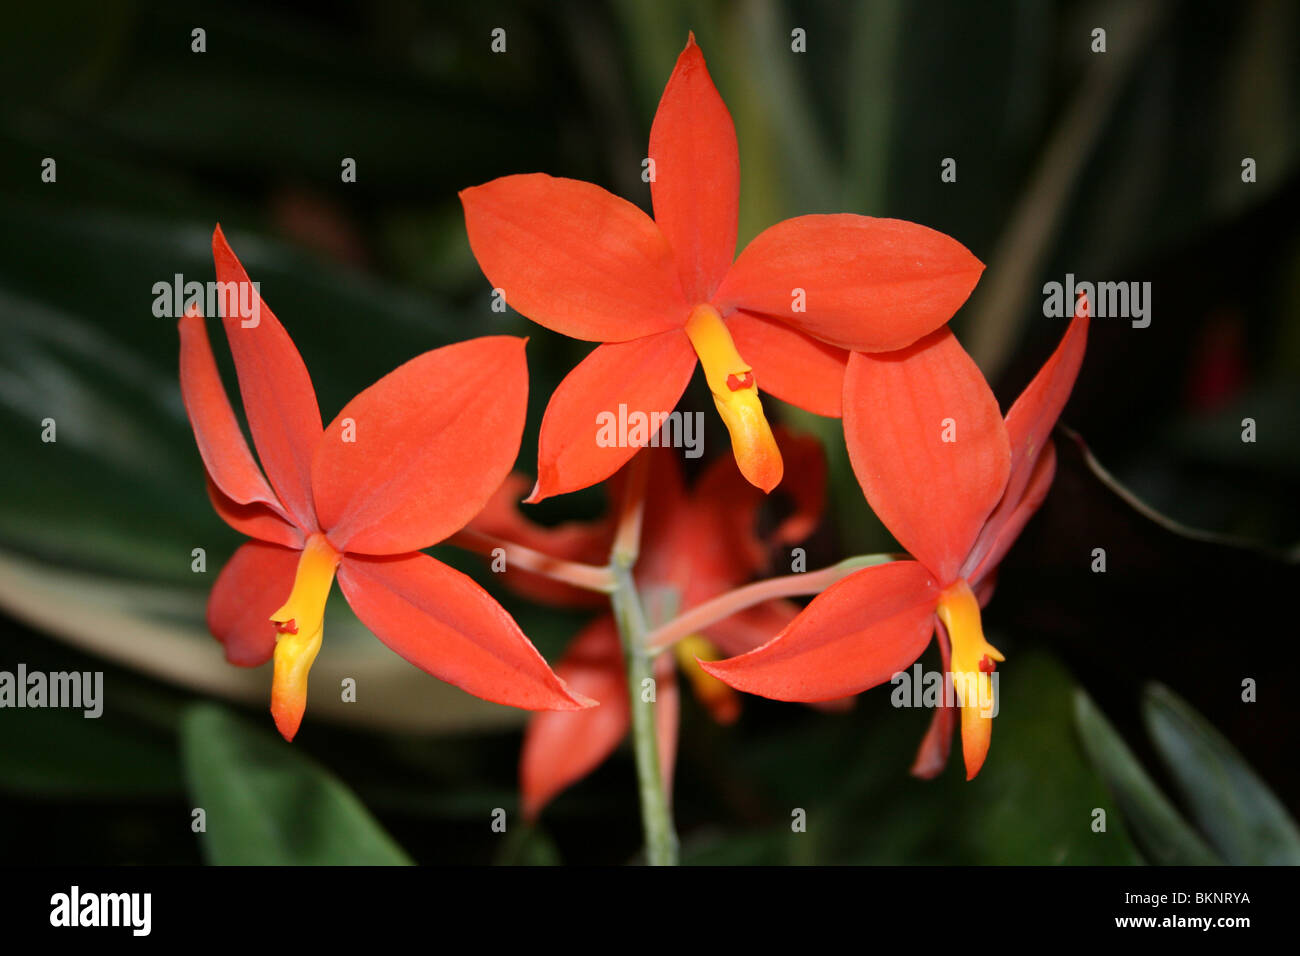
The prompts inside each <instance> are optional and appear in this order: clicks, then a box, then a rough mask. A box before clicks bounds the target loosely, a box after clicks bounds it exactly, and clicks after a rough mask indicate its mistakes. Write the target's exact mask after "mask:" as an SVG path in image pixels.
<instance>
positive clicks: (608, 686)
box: [519, 615, 630, 820]
mask: <svg viewBox="0 0 1300 956" xmlns="http://www.w3.org/2000/svg"><path fill="white" fill-rule="evenodd" d="M555 673H556V675H557V676H558V677H559V678H560V680H562V681H564V682H565V684H567V685H568V687H569V689H570V690H571V691H572V692H573V693H575V694H581V695H582V696H584V697H589V698H591V699H592V700H595V701H599V702H600V706H599V707H593V708H589V709H587V710H578V711H546V712H543V713H539V714H535V715H534V716H533V717H532V718H531V719H530V720H529V721H528V727H527V729H526V730H525V731H524V746H523V752H522V754H521V755H520V760H519V788H520V791H521V797H522V804H523V811H524V816H526V817H527V818H529V819H530V820H531V819H536V817H537V815H538V814H539V813H540V812H541V810H542V808H543V807H544V806H545V805H546V804H547V803H549V802H550V801H551V800H552V799H554V797H555V796H556V795H557V794H559V793H560V792H561V791H562V790H564V789H566V788H568V787H570V786H572V785H573V784H574V783H576V782H577V781H578V780H581V779H582V778H583V777H585V776H586V775H587V774H589V773H591V771H592V770H594V769H595V768H596V767H598V766H600V764H602V763H604V761H605V759H606V758H607V757H608V756H609V755H610V754H611V753H613V752H614V749H615V748H616V747H617V746H618V745H619V743H620V742H621V741H622V740H623V738H624V737H625V736H627V729H628V725H629V722H630V718H629V713H628V700H627V677H626V675H625V673H624V669H623V652H622V650H621V648H620V646H619V638H618V629H617V628H616V627H615V625H614V619H613V618H612V617H611V616H609V615H605V616H603V617H599V618H597V619H596V620H595V621H593V622H592V623H591V624H589V625H587V627H586V628H584V629H583V630H582V631H581V632H579V634H578V636H577V637H575V638H574V639H573V641H572V642H571V643H570V644H569V647H568V649H567V650H566V651H565V652H564V656H563V657H561V658H560V660H559V662H558V663H557V664H556V665H555Z"/></svg>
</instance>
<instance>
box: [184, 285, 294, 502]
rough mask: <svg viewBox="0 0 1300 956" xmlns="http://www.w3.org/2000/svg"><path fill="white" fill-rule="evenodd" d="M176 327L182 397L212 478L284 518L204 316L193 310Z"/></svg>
mask: <svg viewBox="0 0 1300 956" xmlns="http://www.w3.org/2000/svg"><path fill="white" fill-rule="evenodd" d="M177 328H178V330H179V331H180V338H181V361H180V366H181V367H180V379H181V400H182V401H183V402H184V403H185V413H186V414H187V415H188V416H189V419H190V425H191V427H192V428H193V429H194V441H195V443H196V444H197V445H198V446H199V455H200V456H201V457H202V458H203V465H204V467H205V468H206V469H207V472H208V476H209V478H210V479H211V481H212V483H213V484H214V485H216V487H217V488H218V489H219V490H220V492H221V494H222V496H223V497H225V498H226V499H228V500H229V501H231V502H232V503H233V504H236V505H248V504H253V503H261V504H263V505H265V506H266V507H267V508H269V509H270V510H272V511H275V512H276V513H278V514H279V515H281V516H282V517H283V516H284V508H283V507H282V506H281V505H280V500H279V499H278V498H276V496H275V492H273V491H272V490H271V486H270V485H268V484H267V483H266V478H265V477H264V476H263V475H262V469H261V468H260V467H258V464H257V461H256V460H255V459H254V458H253V453H252V451H250V450H249V447H248V442H247V441H246V440H245V439H244V433H243V432H242V431H241V430H240V428H239V421H238V419H236V418H235V410H234V408H232V407H231V404H230V398H229V396H227V395H226V388H225V386H224V385H222V384H221V375H220V373H219V372H218V371H217V362H216V359H215V358H214V357H213V355H212V344H211V343H210V342H209V340H208V328H207V324H206V323H205V322H204V320H203V316H202V315H200V314H199V313H198V311H197V310H195V309H191V310H189V311H187V312H186V313H185V315H183V316H182V317H181V319H180V320H179V321H178V322H177Z"/></svg>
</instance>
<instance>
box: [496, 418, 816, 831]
mask: <svg viewBox="0 0 1300 956" xmlns="http://www.w3.org/2000/svg"><path fill="white" fill-rule="evenodd" d="M777 434H778V436H779V437H780V439H781V445H782V447H783V449H784V451H785V453H786V455H787V456H788V457H789V458H790V461H791V464H792V466H796V467H795V468H792V474H797V475H798V476H799V481H798V482H790V483H787V490H789V491H790V493H791V496H792V498H793V500H794V501H793V503H794V507H793V509H792V511H791V513H790V514H789V516H788V517H786V518H785V519H784V520H783V521H781V522H780V523H779V524H778V525H777V526H776V527H775V528H774V529H773V530H772V531H771V533H770V534H766V535H759V534H758V532H757V530H756V528H757V517H758V511H759V507H760V505H761V503H762V497H763V496H762V494H761V493H760V492H759V491H758V490H757V489H756V488H754V486H752V485H750V484H748V483H746V482H745V481H744V479H743V478H741V476H740V474H739V473H738V472H737V471H736V469H735V468H734V467H732V465H731V463H730V462H729V461H727V460H726V458H717V459H714V461H713V462H712V463H711V464H710V465H709V466H708V468H707V469H706V470H705V471H704V472H703V473H702V474H701V475H700V478H699V480H698V481H696V482H695V484H694V485H693V487H691V488H690V489H689V490H688V489H687V488H686V487H685V485H684V483H683V478H682V474H681V467H680V465H679V464H678V460H677V456H676V454H675V453H674V452H671V451H669V450H667V449H662V450H660V449H655V450H652V451H648V452H645V454H649V455H650V456H651V461H650V463H649V465H650V474H649V481H648V482H647V488H648V492H647V499H646V503H645V524H644V526H643V528H644V530H643V539H642V542H641V550H640V557H639V559H638V561H637V565H636V570H635V577H636V581H637V585H638V590H639V591H640V592H641V593H642V594H643V595H644V597H645V600H646V604H647V612H648V614H649V615H650V616H651V618H652V619H661V618H664V617H667V616H672V615H673V614H675V613H676V612H677V611H679V610H685V609H687V608H691V607H694V606H696V605H698V604H700V603H702V602H704V601H706V600H708V599H709V598H712V597H716V596H717V595H719V594H723V593H725V592H727V591H729V590H731V589H732V588H734V587H736V586H737V585H739V584H743V583H744V582H746V581H747V580H748V579H749V578H750V577H751V576H752V575H753V574H755V573H757V572H759V571H760V570H762V569H763V567H764V565H765V564H766V563H767V560H768V558H769V556H770V554H771V550H772V548H773V547H774V546H776V545H779V544H788V543H792V542H794V541H798V540H801V539H803V538H805V537H806V536H807V535H808V534H809V532H811V530H812V529H813V527H814V526H815V525H816V523H817V521H818V519H819V517H820V514H821V510H822V507H823V504H824V479H825V473H826V468H825V461H824V458H823V456H822V452H821V447H820V445H819V444H818V443H817V442H816V441H815V440H814V439H811V438H807V437H796V436H787V435H785V434H784V433H782V432H781V430H780V429H778V430H777ZM623 474H624V473H623V472H619V474H618V475H615V476H614V481H613V482H611V484H612V485H613V486H614V487H613V488H611V496H612V497H616V496H617V494H618V492H619V491H620V490H621V481H620V479H621V478H622V476H623ZM517 478H518V481H524V479H523V478H522V476H517ZM511 487H512V483H511V482H507V484H506V486H503V493H501V494H499V495H498V498H497V499H496V502H495V503H494V504H492V505H489V507H488V508H487V509H485V511H484V514H483V516H481V518H480V519H476V520H475V521H474V522H471V524H470V527H471V528H472V529H473V528H478V529H482V530H488V529H491V532H492V533H495V534H502V535H504V536H506V537H509V538H511V539H513V540H526V541H528V542H529V543H530V544H531V545H532V546H534V547H537V548H539V549H540V550H543V551H546V552H547V553H549V554H552V555H554V556H556V557H563V558H580V557H584V556H586V555H591V554H593V553H599V552H601V551H603V552H605V553H608V551H609V547H610V544H611V542H612V540H613V537H614V534H613V528H612V525H611V524H610V523H609V522H608V521H603V520H602V521H596V522H591V523H578V522H570V523H568V524H564V525H559V526H556V527H553V528H544V527H540V526H538V525H535V524H533V523H531V522H529V521H527V520H526V519H524V518H523V517H522V516H520V515H519V513H518V511H517V509H515V503H516V502H517V500H518V499H517V497H513V496H510V495H509V494H508V493H506V492H505V491H504V489H506V488H511ZM519 487H520V485H519V484H518V483H514V484H513V488H512V490H514V491H517V490H518V489H519ZM507 509H509V511H507ZM506 580H507V581H508V583H509V584H510V586H511V587H512V588H514V589H516V590H519V591H521V592H523V593H526V594H528V595H529V596H531V597H534V598H535V599H541V600H546V601H547V602H548V603H553V604H561V605H567V604H573V603H576V601H575V600H574V599H575V597H577V594H578V592H574V593H573V594H570V593H568V592H562V591H559V590H556V589H554V588H545V589H539V588H538V584H539V583H540V582H541V581H543V580H544V579H542V578H539V577H538V576H536V575H533V574H530V573H529V572H527V571H522V570H521V571H515V572H507V578H506ZM798 613H799V607H798V605H795V604H793V603H791V602H789V601H785V600H774V601H768V602H765V603H763V604H759V605H756V606H754V607H750V608H747V609H746V610H744V611H741V612H739V613H737V614H734V615H732V616H731V617H729V618H726V619H724V620H721V621H718V622H716V623H715V624H713V625H711V626H710V627H709V628H707V629H705V630H704V631H703V632H702V633H699V634H694V635H691V636H690V637H687V638H685V639H684V640H682V641H680V642H679V643H678V644H677V645H676V648H675V653H674V654H662V655H660V656H659V657H658V659H657V660H656V662H655V703H656V707H655V715H656V721H657V724H658V727H657V732H658V740H659V757H660V768H661V777H662V780H663V783H664V785H665V787H667V788H671V780H672V775H673V765H674V761H675V755H676V751H677V734H678V719H679V690H678V685H677V676H678V672H679V671H680V673H681V675H682V676H683V677H685V678H686V679H687V681H688V682H689V684H690V686H691V688H692V690H693V691H694V693H695V696H696V698H697V699H698V700H699V701H700V703H701V704H702V705H703V706H704V707H705V708H706V709H707V710H708V711H709V713H710V714H711V715H712V716H713V717H714V719H715V720H718V721H719V722H721V723H730V722H732V721H734V720H735V719H736V718H737V717H738V716H739V712H740V702H739V699H738V697H737V695H736V693H735V692H734V691H733V690H732V689H731V688H729V687H727V686H726V685H725V684H723V683H722V682H721V681H719V680H717V679H716V678H713V677H710V676H709V675H708V674H706V673H705V672H704V671H703V670H702V669H701V668H700V665H699V663H698V661H697V657H698V658H705V659H714V660H716V659H718V658H720V657H722V656H724V655H735V654H743V653H745V652H746V651H749V650H752V649H753V648H755V647H758V646H759V645H760V644H763V643H764V642H766V641H767V640H768V639H769V638H770V637H771V636H772V635H773V634H774V633H776V632H777V631H779V630H781V628H783V627H785V626H786V625H787V624H789V623H790V622H791V621H792V620H793V619H794V617H795V615H797V614H798ZM556 673H557V674H559V676H560V677H561V679H562V680H564V681H565V682H566V683H567V684H568V685H569V686H570V687H572V688H573V690H574V691H575V692H576V693H581V694H583V695H585V696H587V697H591V698H593V699H595V700H598V701H600V704H601V706H600V707H598V708H595V709H593V710H590V711H583V712H582V713H570V714H560V713H553V714H538V715H536V716H535V717H534V718H533V719H532V720H530V721H529V724H528V729H527V730H526V732H525V734H524V747H523V752H522V755H521V758H520V789H521V792H522V804H523V809H524V813H525V814H526V815H527V816H528V817H529V818H535V817H536V816H537V815H538V814H539V813H540V812H541V810H542V808H543V807H544V806H545V805H546V804H547V803H548V802H549V801H550V800H551V799H552V798H553V797H555V796H556V795H557V794H558V793H559V792H560V791H562V790H564V789H565V788H566V787H568V786H570V785H571V784H573V783H574V782H576V781H577V780H579V779H581V778H582V777H584V776H586V775H587V774H588V773H590V772H591V771H592V770H593V769H594V768H595V767H597V766H598V765H599V764H601V763H602V762H603V761H604V760H605V759H606V758H607V757H608V756H609V755H610V754H611V753H612V752H613V750H614V748H615V747H617V746H618V744H619V742H620V741H621V740H622V739H623V738H624V737H625V736H626V735H627V732H628V726H629V723H630V719H631V716H630V712H629V705H628V696H627V675H626V670H625V665H624V662H623V651H622V647H621V644H620V641H619V635H618V628H617V626H616V624H615V621H614V617H613V615H612V614H610V613H605V614H603V615H601V616H599V617H597V618H596V619H595V620H593V621H592V622H591V623H590V624H589V625H588V626H587V627H585V628H584V629H583V630H582V631H581V632H580V633H579V634H578V635H577V636H576V637H575V638H574V639H573V641H572V642H571V643H570V645H569V647H568V649H567V650H566V651H565V653H564V655H563V657H562V658H561V659H560V661H559V662H558V663H557V664H556Z"/></svg>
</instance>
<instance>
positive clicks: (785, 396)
mask: <svg viewBox="0 0 1300 956" xmlns="http://www.w3.org/2000/svg"><path fill="white" fill-rule="evenodd" d="M727 328H729V329H730V330H731V335H732V337H733V338H734V339H735V340H736V349H737V351H739V352H740V354H741V355H743V356H745V358H746V360H747V361H748V362H749V363H750V364H751V365H753V366H754V375H755V377H756V378H757V379H758V381H759V382H760V383H761V385H760V387H761V388H762V390H763V391H764V392H766V393H767V394H769V395H775V396H776V397H777V398H779V399H781V401H783V402H789V403H790V404H791V405H793V406H795V407H796V408H802V409H803V410H804V411H806V412H812V413H813V414H814V415H825V416H826V417H827V418H839V417H840V407H841V404H840V403H841V397H842V394H843V392H844V370H845V368H846V367H847V365H848V362H849V353H848V352H846V351H845V350H844V349H841V348H837V347H836V346H834V345H827V344H826V343H825V342H821V341H819V340H817V339H814V338H813V337H812V336H810V335H805V334H804V333H803V332H800V331H799V330H798V329H796V328H793V327H791V326H789V325H786V324H785V323H783V322H778V321H777V320H775V319H768V318H764V317H763V316H761V315H751V314H749V313H748V312H736V313H734V314H732V315H730V316H728V317H727Z"/></svg>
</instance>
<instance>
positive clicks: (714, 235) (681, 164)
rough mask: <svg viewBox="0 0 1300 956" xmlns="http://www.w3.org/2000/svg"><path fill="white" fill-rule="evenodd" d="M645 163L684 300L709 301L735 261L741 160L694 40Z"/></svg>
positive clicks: (673, 80)
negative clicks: (649, 163) (648, 162)
mask: <svg viewBox="0 0 1300 956" xmlns="http://www.w3.org/2000/svg"><path fill="white" fill-rule="evenodd" d="M649 158H650V160H651V161H652V162H653V163H654V168H655V175H654V178H653V179H651V180H650V193H651V196H652V198H653V200H654V210H655V222H656V223H658V225H659V228H660V229H662V230H663V233H664V235H665V236H666V237H667V239H668V242H669V244H670V245H671V246H672V249H673V255H674V258H675V259H676V262H677V270H678V275H679V276H680V277H681V286H682V291H683V292H684V293H685V296H686V301H687V302H689V303H696V302H707V301H708V300H709V297H710V296H711V295H712V294H713V290H714V289H716V288H717V286H718V283H719V282H720V281H721V280H722V277H723V276H724V275H725V274H726V272H727V269H728V268H729V267H730V266H731V261H732V259H733V258H734V257H735V255H736V226H737V221H738V215H739V208H740V154H739V152H738V150H737V148H736V127H735V125H734V124H733V123H732V121H731V114H730V113H729V112H727V106H726V104H725V103H723V102H722V97H721V96H719V95H718V90H717V88H716V87H715V86H714V85H713V79H712V78H711V77H710V76H709V69H708V67H707V66H706V65H705V63H704V55H703V54H702V53H701V52H700V48H699V47H698V46H697V45H696V43H695V36H694V34H692V35H691V37H690V39H689V40H688V41H687V43H686V48H685V49H684V50H682V53H681V55H680V56H679V57H678V58H677V65H676V66H675V67H674V68H673V73H672V76H670V77H669V78H668V85H667V86H666V87H665V88H664V93H663V98H662V99H660V101H659V109H658V111H657V112H656V113H655V118H654V123H653V125H652V126H651V127H650V157H649Z"/></svg>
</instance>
